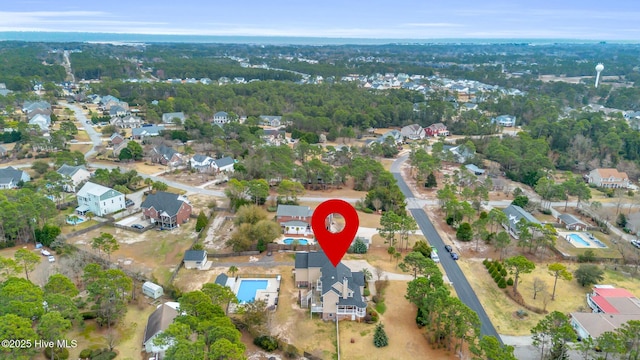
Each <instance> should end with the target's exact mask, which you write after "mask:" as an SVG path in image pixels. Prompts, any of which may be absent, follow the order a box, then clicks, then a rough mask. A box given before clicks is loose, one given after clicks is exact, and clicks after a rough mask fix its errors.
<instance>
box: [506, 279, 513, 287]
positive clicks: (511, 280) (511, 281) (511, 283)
mask: <svg viewBox="0 0 640 360" xmlns="http://www.w3.org/2000/svg"><path fill="white" fill-rule="evenodd" d="M507 285H509V286H513V278H509V279H507Z"/></svg>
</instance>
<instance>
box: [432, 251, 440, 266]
mask: <svg viewBox="0 0 640 360" xmlns="http://www.w3.org/2000/svg"><path fill="white" fill-rule="evenodd" d="M431 260H433V262H437V263H439V262H440V258H439V257H438V252H437V251H436V250H435V249H433V250H431Z"/></svg>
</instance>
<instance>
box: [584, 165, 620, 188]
mask: <svg viewBox="0 0 640 360" xmlns="http://www.w3.org/2000/svg"><path fill="white" fill-rule="evenodd" d="M587 180H588V181H589V184H594V185H595V186H598V187H603V188H623V189H627V188H629V184H630V182H629V175H627V173H625V172H620V171H618V170H616V169H593V170H591V172H590V173H589V174H588V175H587Z"/></svg>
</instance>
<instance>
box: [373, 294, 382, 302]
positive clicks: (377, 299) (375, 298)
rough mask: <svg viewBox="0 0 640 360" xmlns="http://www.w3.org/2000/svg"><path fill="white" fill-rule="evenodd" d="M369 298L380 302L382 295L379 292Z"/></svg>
mask: <svg viewBox="0 0 640 360" xmlns="http://www.w3.org/2000/svg"><path fill="white" fill-rule="evenodd" d="M371 300H373V302H374V303H376V304H377V303H378V302H382V300H383V299H382V296H380V295H379V294H375V295H373V298H371Z"/></svg>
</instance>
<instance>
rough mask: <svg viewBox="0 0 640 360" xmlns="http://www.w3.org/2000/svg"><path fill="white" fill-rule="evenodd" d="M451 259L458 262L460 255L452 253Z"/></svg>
mask: <svg viewBox="0 0 640 360" xmlns="http://www.w3.org/2000/svg"><path fill="white" fill-rule="evenodd" d="M451 258H452V259H453V260H458V259H459V257H458V254H456V253H454V252H452V253H451Z"/></svg>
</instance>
